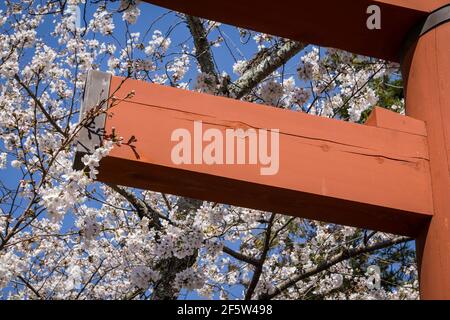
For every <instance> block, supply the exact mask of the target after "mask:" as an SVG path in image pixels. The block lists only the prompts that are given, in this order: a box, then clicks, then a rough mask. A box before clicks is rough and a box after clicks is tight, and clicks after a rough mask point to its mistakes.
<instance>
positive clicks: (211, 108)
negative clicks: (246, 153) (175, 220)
mask: <svg viewBox="0 0 450 320" xmlns="http://www.w3.org/2000/svg"><path fill="white" fill-rule="evenodd" d="M121 82H122V79H121V78H117V77H113V78H112V81H111V89H110V92H113V91H115V89H116V88H117V87H118V86H119V83H121ZM132 90H134V91H135V95H134V97H133V98H131V99H130V100H125V101H122V102H120V103H119V104H118V105H116V106H114V107H113V108H112V109H111V113H110V115H109V117H108V118H107V120H106V129H107V133H111V132H112V128H114V130H115V132H116V134H117V135H118V136H121V137H123V141H124V142H127V141H128V140H129V139H130V138H131V137H132V136H134V137H135V138H136V139H137V141H136V142H135V143H133V144H132V146H133V148H131V147H130V146H128V145H122V146H120V147H115V148H114V149H113V151H112V152H111V154H110V155H109V156H108V157H107V158H105V159H104V160H102V162H101V166H100V174H99V176H98V178H99V180H101V181H104V182H107V183H115V184H121V185H127V186H133V187H138V188H145V189H151V190H155V191H161V192H167V193H172V194H178V195H183V196H189V197H194V198H200V199H205V200H210V201H217V202H221V203H228V204H233V205H238V206H243V207H249V208H255V209H260V210H268V211H273V212H278V213H283V214H289V215H293V216H299V217H305V218H312V219H316V220H322V221H326V222H334V223H339V224H346V225H352V226H359V227H365V228H371V229H374V230H381V231H388V232H393V233H397V234H406V235H414V234H417V232H418V230H419V228H420V226H421V225H422V224H423V223H424V222H426V221H427V220H429V218H430V217H431V215H432V211H433V208H432V200H431V189H430V188H431V187H430V186H431V182H430V176H429V160H428V151H427V144H426V139H427V137H426V131H425V130H424V124H423V122H421V121H417V120H414V119H409V118H406V117H403V116H400V115H397V114H391V113H386V112H383V110H378V112H377V121H378V124H379V126H380V127H375V126H373V124H372V125H371V126H365V125H359V124H352V123H347V122H343V121H339V120H333V119H327V118H322V117H317V116H311V115H306V114H304V113H300V112H294V111H287V110H281V109H277V108H273V107H268V106H262V105H257V104H253V103H247V102H242V101H237V100H234V99H228V98H223V97H215V96H211V95H206V94H200V93H196V92H191V91H185V90H181V89H175V88H170V87H165V86H159V85H155V84H150V83H146V82H142V81H135V80H127V81H125V83H124V84H123V85H122V86H121V87H120V89H119V90H118V92H116V94H115V95H116V96H117V97H118V98H119V99H120V98H124V97H125V96H126V95H128V93H129V92H131V91H132ZM383 119H387V120H383ZM199 120H201V121H202V122H203V126H204V129H207V128H217V129H219V130H221V131H224V130H225V129H227V128H242V129H247V128H264V129H280V164H279V172H278V173H277V174H276V175H272V176H263V175H261V174H260V171H259V170H260V165H250V164H246V165H206V164H198V165H194V164H191V165H186V164H182V165H175V164H174V163H173V162H172V160H171V150H172V148H173V146H174V145H175V144H176V142H172V141H171V140H170V138H171V133H172V132H173V130H175V129H177V128H186V129H190V130H191V131H192V128H193V123H194V121H199ZM405 120H406V121H405ZM395 121H397V122H398V123H399V126H400V127H402V129H401V130H395V124H394V123H393V122H395ZM384 123H387V124H388V126H387V127H386V128H383V127H382V126H383V124H384ZM374 124H375V125H377V123H376V121H375V123H374Z"/></svg>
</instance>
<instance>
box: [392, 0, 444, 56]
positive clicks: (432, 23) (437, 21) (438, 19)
mask: <svg viewBox="0 0 450 320" xmlns="http://www.w3.org/2000/svg"><path fill="white" fill-rule="evenodd" d="M447 22H450V3H449V4H447V5H445V6H443V7H441V8H439V9H436V10H434V11H433V12H431V13H430V14H429V15H428V17H427V18H426V19H425V20H424V21H422V22H421V23H419V24H417V25H416V26H415V27H414V28H413V29H412V30H411V31H410V32H409V33H408V36H407V37H406V39H405V43H404V45H403V48H402V50H401V52H400V61H402V62H403V58H404V56H405V54H406V52H408V50H409V49H410V47H411V46H412V45H414V44H415V43H416V42H417V40H418V39H419V38H420V37H421V36H423V35H424V34H426V33H427V32H429V31H431V30H433V29H435V28H437V27H438V26H440V25H442V24H444V23H447ZM449 41H450V40H449Z"/></svg>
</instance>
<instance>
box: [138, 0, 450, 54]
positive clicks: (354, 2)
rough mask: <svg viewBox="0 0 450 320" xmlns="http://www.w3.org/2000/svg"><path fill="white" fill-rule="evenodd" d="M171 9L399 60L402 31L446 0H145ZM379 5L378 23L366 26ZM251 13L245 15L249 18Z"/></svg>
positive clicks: (446, 2)
mask: <svg viewBox="0 0 450 320" xmlns="http://www.w3.org/2000/svg"><path fill="white" fill-rule="evenodd" d="M145 1H146V2H150V3H153V4H156V5H160V6H163V7H166V8H169V9H172V10H177V11H181V12H183V13H187V14H191V15H194V16H200V17H203V18H207V19H210V20H214V21H219V22H223V23H228V24H231V25H235V26H239V27H243V28H248V29H252V30H256V31H259V32H265V33H268V34H273V35H277V36H282V37H285V38H288V39H291V40H298V41H302V42H306V43H310V44H316V45H321V46H327V47H334V48H339V49H344V50H347V51H350V52H354V53H358V54H363V55H367V56H372V57H378V58H382V59H386V60H391V61H397V62H398V61H399V59H400V52H401V48H402V45H403V43H404V40H405V38H406V35H407V34H408V32H409V31H410V30H411V29H412V28H413V26H415V25H416V24H417V23H419V22H420V21H421V20H422V19H424V18H425V17H426V16H427V15H428V13H429V12H431V11H433V10H434V9H437V8H439V7H441V6H444V5H446V4H448V0H338V1H337V0H320V1H299V0H284V1H273V0H226V1H211V0H195V1H179V0H145ZM373 4H375V5H378V6H379V7H380V8H381V29H380V30H369V29H368V28H367V27H366V22H367V18H368V17H369V15H368V14H367V7H368V6H369V5H373ZM249 17H251V19H249Z"/></svg>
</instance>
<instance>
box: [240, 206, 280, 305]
mask: <svg viewBox="0 0 450 320" xmlns="http://www.w3.org/2000/svg"><path fill="white" fill-rule="evenodd" d="M274 219H275V213H272V215H271V216H270V219H269V222H268V224H267V229H266V234H265V235H264V246H263V250H262V254H261V258H260V259H259V261H258V264H257V265H256V267H255V271H254V272H253V277H252V280H251V282H250V285H249V286H248V289H247V292H246V294H245V300H250V299H251V298H252V296H253V293H254V292H255V289H256V286H257V285H258V282H259V279H260V278H261V274H262V269H263V266H264V262H265V261H266V258H267V253H268V252H269V249H270V242H271V241H270V240H271V233H272V225H273V221H274Z"/></svg>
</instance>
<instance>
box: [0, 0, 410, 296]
mask: <svg viewBox="0 0 450 320" xmlns="http://www.w3.org/2000/svg"><path fill="white" fill-rule="evenodd" d="M144 6H147V7H150V8H151V5H149V4H146V3H142V4H139V3H138V1H136V0H122V1H117V0H116V1H114V0H48V1H44V0H22V1H19V0H5V1H4V4H2V6H1V7H0V8H1V11H0V29H1V34H0V168H1V171H0V293H1V296H2V297H3V298H9V299H155V300H157V299H183V298H186V297H187V298H189V297H205V298H221V299H416V298H417V297H418V290H417V287H418V282H417V271H416V264H415V252H414V246H413V243H412V242H410V241H411V239H409V238H406V237H401V236H396V235H390V234H385V233H381V232H375V231H370V230H362V229H356V228H351V227H345V226H339V225H333V224H326V223H322V222H317V221H311V220H306V219H300V218H294V217H288V216H284V215H281V214H277V213H272V212H261V211H257V210H250V209H245V208H238V207H233V206H229V205H226V204H218V203H209V202H204V201H202V200H195V199H188V198H182V197H177V196H174V195H168V194H162V193H157V192H152V191H145V190H136V189H131V188H126V187H123V186H116V185H105V184H101V183H99V182H96V181H95V175H96V173H97V167H98V165H99V161H100V160H101V158H102V157H104V156H105V155H107V154H108V152H109V151H110V150H111V148H114V146H115V145H116V144H120V143H121V141H120V139H113V138H107V137H105V143H104V144H103V146H102V147H100V148H98V149H97V150H96V151H95V152H94V154H92V155H86V156H85V157H83V159H82V162H83V164H84V165H85V168H84V169H83V170H78V171H77V170H74V169H73V168H72V163H73V158H74V147H75V143H74V141H75V138H76V136H77V133H78V132H79V131H80V129H81V128H82V127H83V126H85V125H86V124H87V123H89V121H92V119H93V118H94V117H95V116H96V115H98V114H101V113H104V112H105V111H106V110H107V109H108V108H111V107H113V106H114V104H115V103H117V102H116V101H115V99H114V96H113V95H112V96H111V97H109V98H108V99H106V100H105V101H102V103H101V104H99V105H98V106H95V107H94V108H93V111H92V112H91V113H90V114H89V115H88V116H87V117H86V118H84V119H82V120H81V119H79V118H80V117H79V109H80V102H81V100H82V94H83V86H84V82H85V79H86V75H87V71H88V70H91V69H95V70H102V71H106V72H110V73H112V74H114V75H120V76H123V77H124V78H125V79H130V78H134V79H140V80H143V81H150V82H154V83H158V84H163V85H169V86H173V87H178V88H183V89H186V90H198V91H201V92H205V93H208V94H215V95H222V96H227V97H230V98H234V99H243V100H246V101H251V102H255V103H261V104H267V105H270V106H273V107H276V108H285V109H291V110H295V111H297V112H307V113H310V114H314V115H319V116H324V117H334V118H338V119H341V120H342V121H353V122H362V121H364V119H365V118H366V116H367V114H368V112H369V111H370V109H371V108H372V107H373V106H375V105H376V104H379V105H382V106H383V107H386V108H390V109H392V110H395V111H397V112H403V99H402V90H401V76H400V75H399V71H398V66H397V65H395V64H391V63H388V62H386V61H381V60H377V59H372V58H367V57H362V56H357V55H353V54H350V53H347V52H343V51H339V50H335V49H331V48H319V47H316V46H313V45H310V44H306V43H299V42H294V41H290V40H288V39H283V38H277V37H274V36H270V35H267V34H260V33H255V32H253V31H249V30H244V29H239V28H231V27H226V26H223V25H221V24H219V23H216V22H213V21H206V20H202V19H199V18H197V17H192V16H186V15H183V14H180V13H176V12H170V11H165V12H164V13H163V14H161V15H160V16H158V17H156V18H154V19H152V20H149V19H148V18H147V17H145V16H142V15H141V11H142V10H143V7H144ZM142 19H144V20H145V22H146V26H147V27H146V28H145V29H143V28H137V27H136V23H137V21H138V20H139V21H142ZM162 21H166V22H167V21H170V23H165V24H162ZM318 23H320V16H318ZM160 25H163V26H165V28H162V27H159V26H160ZM167 25H169V26H168V27H167ZM182 32H185V33H186V32H187V34H189V36H188V37H187V38H186V39H182V40H180V39H181V37H180V36H177V33H182ZM118 34H120V36H118ZM244 51H245V52H252V54H251V55H249V54H247V53H246V54H244V53H243V52H244ZM219 53H220V56H221V57H223V56H224V55H227V56H228V58H227V61H231V62H230V65H229V66H228V67H227V68H223V69H222V70H221V69H220V67H219V65H220V63H218V61H217V59H218V58H217V56H218V55H219ZM293 65H294V66H295V67H294V69H292V66H293ZM225 69H227V70H230V71H231V72H230V74H227V72H226V71H225ZM125 81H126V80H125ZM132 94H133V93H132V92H130V95H132ZM299 165H301V159H299ZM330 165H332V164H330ZM361 174H362V175H363V174H364V172H361ZM300 178H301V177H300ZM299 211H301V208H299ZM377 268H379V269H377ZM378 270H379V272H378Z"/></svg>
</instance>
